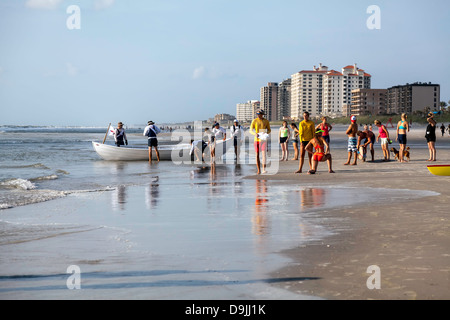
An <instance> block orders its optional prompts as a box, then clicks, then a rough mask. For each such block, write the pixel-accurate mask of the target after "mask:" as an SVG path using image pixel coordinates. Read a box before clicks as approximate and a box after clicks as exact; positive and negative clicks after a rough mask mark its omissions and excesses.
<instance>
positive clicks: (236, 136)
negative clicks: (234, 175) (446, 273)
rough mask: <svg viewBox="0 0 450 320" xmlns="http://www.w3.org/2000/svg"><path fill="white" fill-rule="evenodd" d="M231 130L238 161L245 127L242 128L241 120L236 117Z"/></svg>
mask: <svg viewBox="0 0 450 320" xmlns="http://www.w3.org/2000/svg"><path fill="white" fill-rule="evenodd" d="M230 130H231V137H233V144H234V156H235V160H236V161H238V160H239V152H240V148H241V143H242V135H243V132H244V129H242V127H241V125H240V124H239V121H237V119H236V120H234V124H233V125H232V126H231V128H230Z"/></svg>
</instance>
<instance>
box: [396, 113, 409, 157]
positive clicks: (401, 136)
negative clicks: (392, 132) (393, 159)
mask: <svg viewBox="0 0 450 320" xmlns="http://www.w3.org/2000/svg"><path fill="white" fill-rule="evenodd" d="M407 118H408V116H407V115H406V113H402V120H400V121H399V122H398V123H397V132H396V133H397V138H396V141H398V143H399V145H400V150H399V154H398V161H399V162H406V161H405V160H404V155H405V150H406V143H407V139H406V133H407V132H409V123H408V121H406V119H407Z"/></svg>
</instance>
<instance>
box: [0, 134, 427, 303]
mask: <svg viewBox="0 0 450 320" xmlns="http://www.w3.org/2000/svg"><path fill="white" fill-rule="evenodd" d="M17 134H18V133H11V134H10V135H9V134H8V133H7V134H5V135H6V136H7V137H6V138H5V137H4V136H3V137H2V138H1V140H0V144H1V147H2V148H4V147H5V146H6V147H7V148H8V150H9V152H8V153H7V154H6V155H5V157H3V159H1V160H0V170H1V178H0V181H1V183H2V184H3V185H0V190H2V191H1V192H0V197H1V194H2V192H3V196H4V197H6V198H7V199H8V201H10V202H12V203H13V204H14V201H11V199H12V200H14V199H15V201H16V203H15V205H12V206H11V207H13V208H10V209H7V210H0V298H4V299H15V298H26V299H27V298H39V299H51V298H58V299H61V298H63V299H97V298H120V299H129V298H131V299H139V298H144V299H300V298H311V297H305V296H303V295H301V293H293V292H289V291H287V290H282V289H276V288H274V287H272V286H270V284H271V283H281V284H282V287H284V288H286V289H287V288H289V287H290V285H291V284H292V283H294V282H303V281H314V278H311V277H310V275H305V274H301V273H299V275H298V277H295V278H289V279H279V278H272V277H270V276H268V274H269V273H270V272H271V271H274V270H276V269H277V268H280V267H282V266H284V265H286V264H290V263H292V262H291V261H290V260H288V259H287V258H286V257H284V256H282V255H280V252H281V251H282V250H284V249H289V248H293V247H296V246H299V245H304V244H306V243H309V242H311V241H326V238H327V236H329V235H331V234H333V233H334V232H339V231H340V230H339V229H332V230H330V229H327V228H325V227H324V225H325V224H324V223H323V222H328V221H324V220H323V219H324V218H323V217H322V216H321V213H322V212H324V211H327V210H332V209H334V208H339V207H342V208H348V207H351V206H360V205H362V204H363V203H364V204H368V205H370V203H376V202H377V201H379V200H381V199H386V198H390V199H392V194H391V193H392V192H391V191H390V190H384V189H370V188H365V189H360V188H359V189H355V188H347V187H345V186H338V187H334V188H324V187H320V188H317V187H311V186H304V185H299V184H298V183H293V184H280V183H269V182H267V181H263V180H247V179H243V178H244V177H245V176H247V175H249V174H253V173H254V170H255V168H254V166H253V165H216V166H214V167H211V166H196V165H180V166H175V165H173V164H172V163H170V162H161V163H158V164H156V163H155V164H153V165H149V164H148V163H147V162H145V161H144V162H133V163H131V162H130V163H126V162H106V161H102V160H100V159H99V158H98V156H97V155H96V154H95V152H94V151H93V150H92V149H91V144H90V141H91V140H93V139H96V140H99V139H98V133H95V132H94V133H90V132H81V133H80V132H75V133H74V132H71V133H59V137H55V136H54V134H52V135H47V133H39V134H36V135H33V136H32V137H29V138H28V134H29V133H28V132H27V133H19V136H17ZM8 135H9V136H8ZM23 135H26V137H24V136H23ZM133 139H135V141H136V143H140V141H141V140H140V139H141V138H140V137H138V136H136V137H134V138H133ZM26 140H29V141H26ZM130 140H131V139H130ZM14 141H15V142H14ZM132 141H133V140H132ZM68 145H69V146H70V147H68ZM2 150H5V149H2ZM426 195H427V194H424V193H418V192H412V191H408V190H398V191H396V193H395V197H396V198H395V199H392V200H405V199H408V198H410V197H418V196H426ZM14 197H16V198H14ZM0 199H1V198H0ZM50 199H54V200H52V201H46V202H41V201H43V200H50ZM21 201H22V202H21ZM21 204H23V205H21ZM25 204H28V205H25ZM335 222H336V223H334V224H333V225H335V226H339V225H340V224H339V221H335ZM328 225H329V224H328ZM71 265H76V266H78V267H79V268H80V269H81V288H82V290H68V288H67V285H66V281H67V279H68V277H69V274H67V273H66V270H67V268H68V267H69V266H71Z"/></svg>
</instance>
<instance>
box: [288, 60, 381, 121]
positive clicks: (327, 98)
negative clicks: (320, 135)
mask: <svg viewBox="0 0 450 320" xmlns="http://www.w3.org/2000/svg"><path fill="white" fill-rule="evenodd" d="M371 77H372V76H371V75H370V74H368V73H366V72H365V71H364V70H362V69H359V68H358V67H357V65H356V64H354V65H349V66H346V67H344V68H342V70H341V71H336V70H328V67H326V66H323V65H322V64H320V65H319V67H317V68H316V67H315V66H314V68H313V70H303V71H300V72H298V73H296V74H293V75H292V77H291V117H292V119H297V120H299V119H302V115H303V112H305V111H308V112H309V113H310V115H311V116H312V117H318V116H321V115H326V116H330V117H339V116H349V115H350V114H351V103H352V90H354V89H370V85H371Z"/></svg>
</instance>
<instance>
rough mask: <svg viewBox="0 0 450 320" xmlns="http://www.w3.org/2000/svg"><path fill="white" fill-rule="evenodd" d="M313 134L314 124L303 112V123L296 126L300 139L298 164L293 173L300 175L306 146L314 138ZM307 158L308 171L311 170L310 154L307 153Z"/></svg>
mask: <svg viewBox="0 0 450 320" xmlns="http://www.w3.org/2000/svg"><path fill="white" fill-rule="evenodd" d="M315 132H316V127H315V123H314V122H313V121H311V120H309V112H307V111H305V112H304V113H303V121H302V122H300V124H299V126H298V137H299V138H300V164H299V168H298V170H297V171H296V172H295V173H302V168H303V163H304V162H305V153H306V146H307V145H308V144H309V141H310V140H311V139H313V138H314V134H315ZM308 157H309V169H312V167H311V164H312V162H311V154H310V153H309V152H308Z"/></svg>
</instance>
